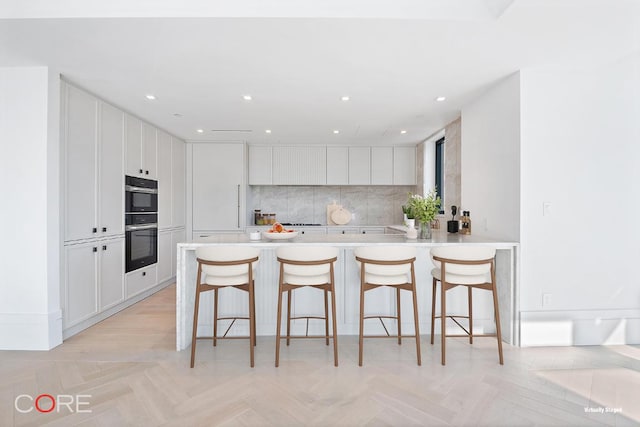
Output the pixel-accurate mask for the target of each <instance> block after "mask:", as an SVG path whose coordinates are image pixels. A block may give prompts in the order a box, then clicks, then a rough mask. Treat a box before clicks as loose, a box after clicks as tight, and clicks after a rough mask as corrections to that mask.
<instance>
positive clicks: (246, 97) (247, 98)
mask: <svg viewBox="0 0 640 427" xmlns="http://www.w3.org/2000/svg"><path fill="white" fill-rule="evenodd" d="M242 99H244V100H245V101H251V100H252V99H253V98H251V95H242Z"/></svg>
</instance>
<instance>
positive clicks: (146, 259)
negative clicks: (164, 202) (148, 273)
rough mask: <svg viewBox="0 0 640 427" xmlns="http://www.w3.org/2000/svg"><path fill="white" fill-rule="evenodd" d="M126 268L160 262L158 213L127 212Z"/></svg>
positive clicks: (135, 267)
mask: <svg viewBox="0 0 640 427" xmlns="http://www.w3.org/2000/svg"><path fill="white" fill-rule="evenodd" d="M124 230H125V254H126V257H125V270H126V272H127V273H128V272H130V271H133V270H137V269H138V268H142V267H145V266H147V265H151V264H155V263H156V262H158V214H157V213H155V212H154V213H137V214H136V213H127V214H125V227H124Z"/></svg>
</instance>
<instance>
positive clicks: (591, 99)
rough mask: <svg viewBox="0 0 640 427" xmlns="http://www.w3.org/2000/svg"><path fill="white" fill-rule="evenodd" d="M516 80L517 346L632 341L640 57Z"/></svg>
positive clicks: (637, 292) (635, 335) (636, 297)
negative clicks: (519, 104)
mask: <svg viewBox="0 0 640 427" xmlns="http://www.w3.org/2000/svg"><path fill="white" fill-rule="evenodd" d="M521 76H522V78H521V82H522V107H521V108H522V139H521V150H522V167H521V171H522V174H521V181H522V182H521V184H522V216H521V261H522V268H521V276H520V278H521V298H520V305H521V309H522V321H523V326H522V328H523V329H522V343H523V345H548V344H561V345H565V344H599V343H638V342H640V279H639V278H638V275H637V271H638V269H637V264H638V262H639V260H640V245H639V244H638V241H639V240H640V228H638V227H637V226H636V220H635V217H636V216H637V214H638V212H640V172H639V166H638V165H639V164H640V131H639V125H638V123H640V120H639V118H640V105H639V102H640V90H639V88H640V57H639V56H638V55H636V56H634V57H629V58H626V59H625V60H622V61H620V62H617V63H615V64H607V65H606V66H603V67H602V68H599V69H594V70H587V71H584V70H582V71H581V70H558V69H536V70H525V71H523V72H522V73H521ZM545 202H546V203H550V204H551V205H550V206H551V207H550V209H549V211H548V212H547V214H546V215H544V216H543V203H545ZM612 217H613V218H614V220H613V221H611V220H610V218H612ZM543 294H550V296H549V298H548V303H547V304H545V305H544V306H543Z"/></svg>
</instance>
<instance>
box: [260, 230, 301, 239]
mask: <svg viewBox="0 0 640 427" xmlns="http://www.w3.org/2000/svg"><path fill="white" fill-rule="evenodd" d="M262 235H263V236H264V237H265V238H267V239H271V240H288V239H293V238H294V237H296V236H297V235H298V232H297V231H290V232H288V233H286V232H285V233H269V232H268V231H263V232H262Z"/></svg>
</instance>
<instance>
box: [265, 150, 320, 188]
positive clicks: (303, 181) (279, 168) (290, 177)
mask: <svg viewBox="0 0 640 427" xmlns="http://www.w3.org/2000/svg"><path fill="white" fill-rule="evenodd" d="M272 164H273V184H274V185H325V184H326V182H327V149H326V147H285V146H278V147H273V162H272Z"/></svg>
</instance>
